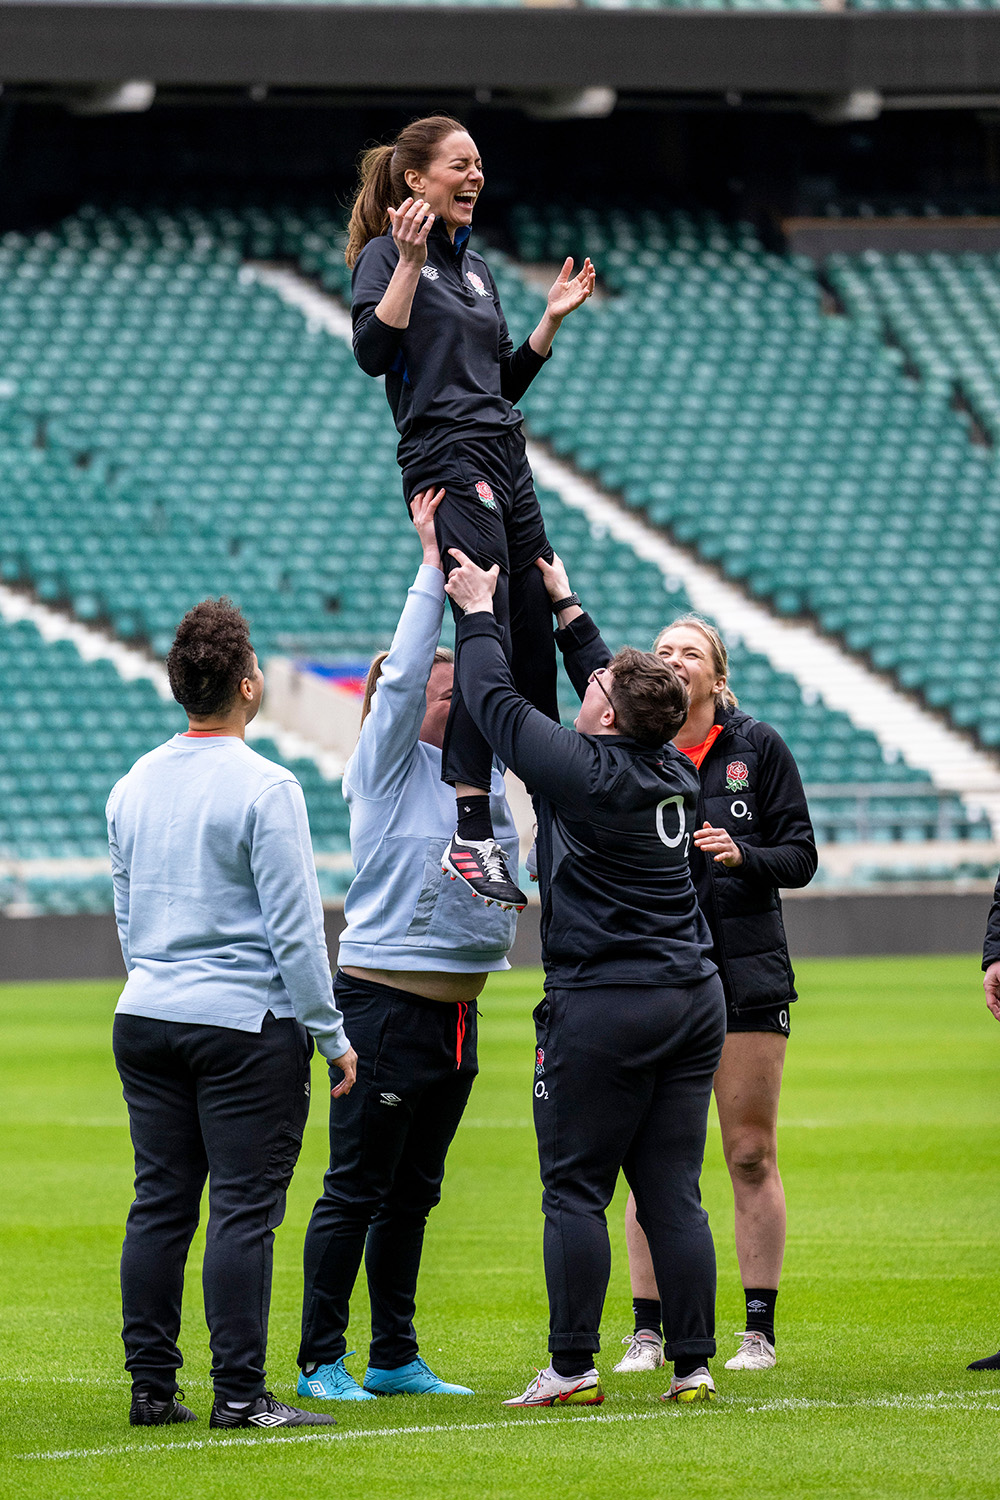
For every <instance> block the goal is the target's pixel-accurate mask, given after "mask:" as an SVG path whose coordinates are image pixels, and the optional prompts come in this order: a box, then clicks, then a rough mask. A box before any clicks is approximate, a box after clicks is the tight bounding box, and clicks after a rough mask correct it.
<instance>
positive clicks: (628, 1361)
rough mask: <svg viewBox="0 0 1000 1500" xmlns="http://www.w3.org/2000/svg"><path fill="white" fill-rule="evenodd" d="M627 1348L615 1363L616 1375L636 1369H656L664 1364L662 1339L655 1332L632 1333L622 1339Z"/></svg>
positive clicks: (627, 1373) (625, 1373)
mask: <svg viewBox="0 0 1000 1500" xmlns="http://www.w3.org/2000/svg"><path fill="white" fill-rule="evenodd" d="M622 1343H623V1344H628V1348H627V1349H626V1351H625V1353H624V1354H623V1355H622V1357H621V1359H620V1360H619V1361H618V1363H617V1364H616V1365H615V1374H616V1375H629V1374H632V1373H633V1372H634V1371H636V1370H658V1369H659V1368H660V1366H661V1365H665V1364H666V1362H667V1361H666V1359H665V1358H664V1355H663V1340H662V1339H661V1338H660V1337H659V1335H658V1334H655V1333H646V1332H645V1330H643V1331H642V1332H641V1333H633V1334H631V1335H630V1336H629V1337H628V1338H624V1339H622Z"/></svg>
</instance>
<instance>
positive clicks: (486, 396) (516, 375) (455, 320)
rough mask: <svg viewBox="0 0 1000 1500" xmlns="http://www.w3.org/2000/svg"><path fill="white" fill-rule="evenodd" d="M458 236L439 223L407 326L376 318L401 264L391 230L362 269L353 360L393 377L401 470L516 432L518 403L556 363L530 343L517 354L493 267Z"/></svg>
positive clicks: (361, 262) (354, 300) (389, 388)
mask: <svg viewBox="0 0 1000 1500" xmlns="http://www.w3.org/2000/svg"><path fill="white" fill-rule="evenodd" d="M455 239H456V243H455V244H452V242H451V240H450V239H449V238H448V232H447V230H446V229H445V227H444V223H443V221H442V220H440V219H438V220H437V221H436V222H435V224H434V227H433V228H432V229H431V232H430V234H429V235H428V236H427V260H426V262H425V263H424V265H423V267H422V268H421V275H420V283H419V285H418V287H417V289H416V292H415V293H414V296H413V306H412V309H411V311H410V321H409V325H408V326H407V327H406V328H389V327H388V326H387V325H386V324H385V323H383V322H382V321H381V320H380V319H379V318H378V317H377V316H376V314H375V309H376V307H377V306H378V304H379V303H380V302H381V300H382V298H383V296H384V295H385V289H386V287H387V286H388V285H389V282H390V280H391V278H392V273H393V271H395V269H396V264H397V262H398V260H399V251H398V250H397V248H396V244H395V241H394V240H393V238H392V231H391V230H388V231H387V232H386V233H385V234H382V235H379V236H378V238H377V239H374V240H369V241H368V244H367V245H366V246H365V247H364V249H363V250H362V252H361V254H360V255H359V256H358V259H357V263H356V264H355V267H354V275H353V277H352V280H351V319H352V321H353V324H354V357H355V359H356V360H357V362H358V364H359V365H360V366H361V368H362V370H364V372H365V374H366V375H384V376H385V393H386V396H387V397H388V400H389V405H390V407H391V408H392V416H393V420H394V421H395V423H396V428H397V430H398V432H399V448H398V450H397V458H398V460H399V465H400V467H401V468H406V466H407V464H409V463H412V462H413V460H414V459H419V458H427V457H430V456H431V455H432V454H433V453H435V452H436V450H437V448H438V447H443V446H445V445H446V444H447V443H449V442H450V441H451V440H452V439H453V438H455V437H460V436H463V435H475V436H480V435H483V434H486V435H489V434H491V433H499V432H504V431H506V430H507V429H509V428H511V427H517V426H518V424H519V423H520V421H521V413H520V412H519V411H517V410H516V407H515V404H514V403H515V402H517V401H520V399H521V397H522V396H523V395H524V393H525V391H526V390H527V389H528V386H529V385H530V384H531V382H532V380H533V379H534V378H535V376H536V375H537V374H538V371H539V370H540V369H541V368H542V365H543V364H544V363H545V360H546V359H547V358H548V356H547V355H546V356H545V357H544V358H543V356H542V355H540V354H536V353H535V351H534V349H532V347H531V345H530V344H529V343H528V342H527V341H525V342H524V343H523V344H522V345H521V347H520V348H519V349H515V348H514V345H513V343H512V341H511V337H510V334H509V333H508V331H507V322H506V319H505V318H504V315H503V309H502V308H501V306H500V298H499V296H498V294H497V289H496V284H495V283H494V280H493V277H492V276H491V275H490V271H489V267H488V266H487V264H486V262H485V261H484V260H483V257H482V256H481V255H479V254H478V253H477V252H476V251H475V250H470V249H469V236H468V233H466V234H464V235H463V233H462V231H461V230H459V231H458V234H457V235H456V236H455Z"/></svg>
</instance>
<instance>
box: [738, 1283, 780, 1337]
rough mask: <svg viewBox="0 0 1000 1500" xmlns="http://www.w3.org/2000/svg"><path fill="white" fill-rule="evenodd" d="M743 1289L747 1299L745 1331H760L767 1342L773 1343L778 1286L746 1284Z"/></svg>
mask: <svg viewBox="0 0 1000 1500" xmlns="http://www.w3.org/2000/svg"><path fill="white" fill-rule="evenodd" d="M743 1290H744V1293H745V1295H746V1299H747V1332H748V1333H749V1332H751V1331H752V1332H754V1333H762V1334H763V1335H764V1337H765V1338H766V1339H767V1342H768V1343H769V1344H773V1343H774V1304H775V1303H776V1302H777V1300H778V1288H777V1287H766V1286H764V1287H760V1286H747V1287H744V1288H743Z"/></svg>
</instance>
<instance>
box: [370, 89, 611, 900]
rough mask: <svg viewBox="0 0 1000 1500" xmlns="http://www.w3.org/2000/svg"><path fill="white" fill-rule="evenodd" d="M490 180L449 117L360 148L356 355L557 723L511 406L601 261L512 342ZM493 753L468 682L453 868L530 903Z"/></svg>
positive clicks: (454, 759)
mask: <svg viewBox="0 0 1000 1500" xmlns="http://www.w3.org/2000/svg"><path fill="white" fill-rule="evenodd" d="M484 181H485V179H484V177H483V167H482V161H481V159H480V156H479V152H478V150H477V148H476V143H475V141H474V140H473V139H472V137H471V136H470V135H469V133H468V131H467V130H466V129H465V127H464V126H463V125H461V124H460V123H459V122H458V121H457V120H453V119H450V118H449V117H448V116H445V115H434V116H431V117H430V118H428V119H423V120H416V121H414V122H413V123H412V124H410V125H407V126H406V128H405V129H404V130H401V131H400V133H399V135H398V136H397V137H396V139H395V141H394V142H393V144H392V145H386V146H376V147H374V148H373V149H372V150H370V151H367V152H366V153H365V154H364V156H363V157H362V160H361V180H360V184H359V187H358V191H357V195H356V197H355V200H354V206H353V210H352V213H351V222H350V234H349V239H348V244H347V250H346V259H347V264H348V265H349V266H351V267H353V270H354V278H353V283H352V300H351V316H352V318H353V322H354V353H355V357H356V359H357V361H358V364H359V365H360V366H361V368H362V369H363V370H364V371H365V373H366V374H368V375H372V376H381V375H384V376H385V386H386V396H387V397H388V401H389V405H390V407H391V408H392V414H393V418H394V420H395V423H396V428H397V430H398V432H399V447H398V449H397V457H398V460H399V465H400V468H401V469H402V472H403V494H404V498H405V499H406V501H407V504H411V503H412V500H413V497H414V495H416V494H418V493H419V492H421V491H425V490H427V489H429V488H433V489H437V488H438V487H439V486H443V487H444V489H445V498H444V500H443V502H442V504H441V507H440V509H439V510H438V513H437V520H436V526H437V539H438V545H439V547H440V550H441V556H442V558H443V559H444V562H445V569H446V571H449V572H450V570H451V568H452V567H454V566H455V563H454V559H453V558H452V557H451V555H450V549H451V548H452V547H457V548H460V549H461V550H462V551H463V552H464V553H466V555H467V556H469V557H471V558H472V559H473V561H475V562H476V563H479V564H481V565H482V566H483V567H485V568H490V567H491V566H492V565H493V564H494V563H496V564H499V567H500V579H499V582H498V585H497V592H496V600H495V607H496V615H497V618H498V619H499V620H500V623H501V624H502V625H503V627H504V649H505V651H506V653H507V655H508V659H509V660H510V662H511V666H512V670H513V673H514V679H515V682H516V684H517V687H518V690H519V691H520V692H521V693H522V694H523V695H524V697H526V698H527V699H528V700H529V701H530V702H531V703H533V704H534V705H535V707H536V708H540V709H541V710H542V711H543V712H544V713H547V714H548V715H549V717H550V718H553V719H558V717H559V714H558V709H557V704H556V663H555V648H554V646H553V644H552V641H553V635H552V615H551V608H550V604H549V600H548V596H547V595H546V592H545V587H544V584H543V582H542V579H541V575H540V574H539V572H538V570H537V569H536V568H535V566H534V564H535V560H536V558H539V557H544V558H551V556H552V548H551V547H550V546H549V542H548V539H547V537H546V535H545V525H544V522H543V520H542V514H541V511H540V509H539V505H538V500H537V498H536V495H535V489H534V483H533V480H532V476H531V470H530V468H529V466H528V461H527V458H526V457H525V445H524V437H523V434H522V431H521V414H520V412H519V411H518V410H517V408H516V405H515V403H516V402H517V401H519V400H520V399H521V397H522V396H523V395H524V392H525V391H526V390H527V388H528V386H529V384H530V383H531V381H532V380H533V379H534V377H535V376H536V375H537V373H538V371H539V370H540V369H541V368H542V365H543V364H544V363H545V361H546V359H547V358H548V356H549V352H550V350H551V348H552V340H553V339H554V338H555V335H556V333H557V331H558V329H559V326H560V324H561V323H562V320H563V318H565V317H566V316H567V314H569V313H571V312H572V311H573V310H574V309H575V308H577V307H579V306H580V305H581V303H583V302H585V301H586V299H587V298H588V297H589V296H590V294H591V293H592V291H593V290H594V268H593V266H592V265H591V264H590V261H589V260H587V261H585V262H584V264H583V267H582V268H581V270H580V271H579V273H578V274H577V275H576V276H572V275H571V273H572V270H573V262H572V260H567V261H566V262H565V264H564V265H563V267H562V270H561V271H560V273H559V275H558V277H557V278H556V280H555V282H554V283H553V285H552V288H551V290H550V291H549V294H548V298H547V301H546V308H545V312H544V314H543V316H542V319H541V321H540V322H539V324H538V326H537V328H536V329H535V330H534V332H533V333H532V334H531V335H530V337H529V338H528V339H527V340H526V341H525V342H524V343H523V344H522V345H521V346H520V348H517V349H515V348H514V346H513V342H512V340H511V337H510V334H509V333H508V331H507V324H506V321H505V319H504V315H503V310H502V308H501V306H500V298H499V296H498V294H497V289H496V284H495V282H494V280H493V277H492V276H491V275H490V271H489V268H488V266H487V265H486V262H485V261H484V260H483V258H482V256H481V255H479V254H478V253H477V252H476V251H475V250H473V249H472V248H471V247H470V244H469V234H470V230H471V226H472V216H473V211H474V209H475V205H476V202H477V200H478V198H479V195H480V193H481V192H482V190H483V183H484ZM492 763H493V755H492V752H491V750H490V747H489V745H488V744H487V743H486V741H485V739H484V738H483V736H482V735H481V734H480V732H479V730H478V729H477V728H476V726H475V724H474V723H473V722H472V719H471V717H470V715H469V713H468V710H467V709H466V707H465V704H464V703H463V701H462V698H461V695H460V693H459V692H458V691H457V690H456V692H455V694H454V696H453V698H452V703H451V712H450V714H449V717H448V726H447V731H446V734H445V742H444V757H443V765H442V773H441V774H442V779H443V780H444V781H445V782H447V783H449V784H450V785H452V786H453V787H454V789H455V794H456V797H457V802H458V807H457V829H456V833H455V836H454V838H453V839H452V840H451V843H450V845H449V847H448V849H447V850H446V852H445V856H444V861H443V867H444V868H445V869H446V871H447V872H448V873H449V874H451V875H455V876H457V877H460V878H461V879H462V880H464V881H465V882H466V883H467V884H468V885H469V886H470V887H471V889H472V891H473V894H474V895H476V896H482V897H484V898H485V899H486V901H488V902H489V901H496V902H498V903H499V904H500V905H501V906H504V907H511V906H516V907H518V908H519V909H520V908H521V907H522V906H523V905H524V901H525V897H524V895H523V894H522V893H521V891H519V890H518V888H517V885H516V884H515V882H514V880H513V879H512V877H511V873H510V870H509V868H508V866H507V864H506V861H505V859H504V855H503V850H502V849H501V847H500V845H499V844H498V842H497V841H496V840H495V838H494V837H493V826H492V823H491V820H490V804H489V795H488V793H489V786H490V769H491V766H492Z"/></svg>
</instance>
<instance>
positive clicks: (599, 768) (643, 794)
mask: <svg viewBox="0 0 1000 1500" xmlns="http://www.w3.org/2000/svg"><path fill="white" fill-rule="evenodd" d="M560 634H561V635H564V636H565V634H566V633H565V632H560ZM457 641H458V653H457V662H456V671H457V674H458V679H459V683H460V685H461V690H462V693H463V695H464V697H465V701H466V703H467V704H468V707H469V711H470V712H471V714H472V717H473V719H474V720H475V721H476V723H477V724H478V726H479V728H480V729H481V731H482V733H483V734H484V735H485V737H486V739H487V740H489V742H490V744H491V745H492V746H493V748H494V749H495V751H496V753H497V754H498V755H499V756H500V758H501V760H503V761H504V762H505V763H506V764H507V765H509V766H511V767H512V768H513V769H514V771H516V773H517V774H518V775H519V776H520V777H522V779H523V780H524V781H525V782H526V783H527V784H528V785H529V786H530V787H532V788H533V790H534V793H535V809H536V812H537V815H538V837H537V852H538V878H539V885H540V888H541V897H542V922H541V929H542V955H543V959H544V963H545V976H546V987H547V988H549V989H578V988H592V987H594V986H604V985H615V986H621V985H654V986H662V987H675V986H684V985H691V984H697V983H699V982H700V981H701V980H703V979H707V978H709V977H710V976H711V975H712V974H714V973H715V972H716V966H715V964H714V963H713V962H712V959H711V956H710V947H711V935H710V933H709V931H708V927H707V925H706V923H705V919H704V917H703V916H702V914H701V911H700V909H699V907H698V901H697V897H696V895H695V890H694V886H693V884H692V882H691V872H690V869H689V867H688V851H689V849H690V839H691V833H692V831H693V822H692V820H693V818H694V816H695V811H696V807H697V801H698V777H697V773H696V772H695V771H694V769H693V767H692V766H691V763H690V761H688V760H687V758H686V757H685V756H683V755H681V753H680V751H679V750H675V749H674V748H673V746H672V745H666V746H663V747H662V748H659V749H649V748H647V747H645V746H643V745H640V744H638V743H637V741H635V740H633V739H629V738H628V737H627V736H625V735H588V734H578V733H577V732H576V731H575V730H572V729H564V728H563V727H562V726H561V725H559V724H555V723H553V721H552V720H551V719H550V718H548V717H547V716H546V715H545V714H543V713H540V712H539V711H538V710H537V709H535V708H532V706H531V704H530V703H528V702H527V700H526V699H524V698H522V697H521V696H520V694H519V693H518V692H517V690H516V689H515V687H514V683H513V679H512V677H511V673H510V668H509V667H508V665H507V661H506V658H505V656H504V654H503V647H502V645H501V639H500V627H499V625H498V624H497V621H496V620H495V618H494V617H493V615H492V614H488V613H485V612H481V613H476V614H471V615H466V616H464V617H463V618H462V619H461V620H459V622H458V630H457ZM566 644H567V646H568V654H569V656H570V657H572V656H573V655H574V654H575V653H574V650H573V642H572V640H570V641H568V642H567V643H566ZM567 666H568V667H570V675H571V676H572V677H573V678H574V682H576V681H577V678H578V676H579V674H578V673H574V671H573V669H572V667H571V666H570V662H569V661H567ZM585 685H586V674H585V675H584V686H585Z"/></svg>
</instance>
